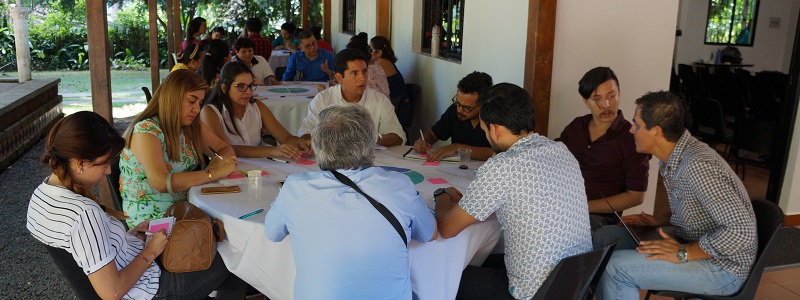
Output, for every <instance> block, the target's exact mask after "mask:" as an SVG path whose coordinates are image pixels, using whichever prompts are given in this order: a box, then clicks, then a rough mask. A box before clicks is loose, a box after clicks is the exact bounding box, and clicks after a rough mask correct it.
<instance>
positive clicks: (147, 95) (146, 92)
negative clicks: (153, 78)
mask: <svg viewBox="0 0 800 300" xmlns="http://www.w3.org/2000/svg"><path fill="white" fill-rule="evenodd" d="M142 92H144V100H145V101H147V103H150V99H153V95H152V94H150V89H148V88H147V87H146V86H143V87H142Z"/></svg>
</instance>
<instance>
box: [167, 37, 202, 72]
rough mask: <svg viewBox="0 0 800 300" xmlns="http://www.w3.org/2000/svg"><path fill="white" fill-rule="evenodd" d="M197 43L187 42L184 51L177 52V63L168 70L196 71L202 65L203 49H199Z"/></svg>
mask: <svg viewBox="0 0 800 300" xmlns="http://www.w3.org/2000/svg"><path fill="white" fill-rule="evenodd" d="M200 48H202V47H200V45H198V44H189V45H187V46H186V51H185V52H182V53H178V63H177V64H175V66H174V67H172V70H170V72H172V71H175V70H192V71H197V70H198V69H200V67H202V66H203V58H204V57H205V51H203V50H202V49H200Z"/></svg>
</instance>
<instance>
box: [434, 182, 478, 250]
mask: <svg viewBox="0 0 800 300" xmlns="http://www.w3.org/2000/svg"><path fill="white" fill-rule="evenodd" d="M447 191H448V193H449V194H448V193H444V194H441V195H439V197H436V213H435V216H436V223H437V225H438V226H439V234H440V235H441V236H442V237H443V238H446V239H449V238H451V237H454V236H456V235H458V234H459V233H461V231H463V230H464V228H467V226H469V225H472V224H473V223H475V222H478V220H477V219H475V218H474V217H472V216H471V215H470V214H468V213H467V212H466V211H465V210H464V209H462V208H461V207H460V206H458V205H457V204H458V201H460V200H461V196H462V195H461V192H459V191H458V190H457V189H456V188H454V187H449V188H447Z"/></svg>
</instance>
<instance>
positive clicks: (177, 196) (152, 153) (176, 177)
mask: <svg viewBox="0 0 800 300" xmlns="http://www.w3.org/2000/svg"><path fill="white" fill-rule="evenodd" d="M207 90H208V85H206V82H205V81H203V78H202V77H200V75H199V74H197V73H195V72H192V71H189V70H176V71H173V72H172V73H169V75H167V77H166V78H164V81H163V82H162V83H161V85H160V86H159V87H158V88H157V89H156V90H155V92H154V93H153V100H151V101H150V103H148V104H147V107H145V109H144V111H143V112H142V113H140V114H139V115H138V116H136V118H135V119H134V120H133V123H131V126H130V127H128V129H127V130H126V131H125V134H124V137H125V140H126V146H125V149H123V150H122V155H121V157H120V161H119V168H120V195H121V196H122V208H123V210H125V212H126V213H127V214H128V217H130V219H128V225H130V226H133V225H136V224H138V223H139V222H142V221H144V220H149V219H156V218H161V217H162V216H163V215H164V210H165V209H167V208H168V207H169V206H171V205H172V204H173V203H176V202H178V201H185V200H186V191H187V190H189V188H191V187H193V186H195V185H200V184H204V183H208V182H211V181H214V180H217V179H220V178H223V177H225V176H228V175H229V174H230V173H231V172H234V171H236V164H237V159H236V155H234V152H233V148H231V146H230V145H228V143H226V142H225V141H224V140H221V139H220V138H218V137H217V136H216V135H215V134H214V132H212V131H211V130H210V129H208V127H206V126H205V125H203V123H201V122H200V120H199V119H198V118H196V117H197V115H198V114H199V113H200V103H201V102H202V101H203V98H204V97H205V94H206V91H207ZM212 149H213V150H212ZM213 151H216V152H218V153H219V156H218V155H216V153H214V152H213ZM203 153H205V154H206V155H208V156H209V157H211V158H212V159H211V162H210V163H209V164H208V165H207V166H206V162H205V160H204V159H203V157H202V154H203ZM197 165H201V166H203V167H204V168H205V169H200V170H198V171H195V168H196V167H197Z"/></svg>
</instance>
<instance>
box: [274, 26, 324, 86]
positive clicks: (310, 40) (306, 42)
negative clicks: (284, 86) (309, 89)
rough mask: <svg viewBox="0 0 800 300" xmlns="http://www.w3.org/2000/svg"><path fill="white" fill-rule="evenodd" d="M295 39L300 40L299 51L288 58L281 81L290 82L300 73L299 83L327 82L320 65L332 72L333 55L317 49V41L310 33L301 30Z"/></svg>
mask: <svg viewBox="0 0 800 300" xmlns="http://www.w3.org/2000/svg"><path fill="white" fill-rule="evenodd" d="M297 37H298V38H299V39H300V46H299V48H300V51H297V52H295V53H294V54H292V56H290V57H289V64H288V65H287V66H286V72H284V73H283V81H292V80H294V78H295V75H297V73H300V76H299V79H298V80H300V81H318V82H327V81H328V80H329V79H330V76H329V74H328V73H326V72H325V71H323V68H322V65H323V64H324V65H327V69H330V70H333V59H334V56H333V53H331V52H330V51H328V50H325V49H320V48H319V47H317V40H316V39H315V38H314V34H313V33H311V31H308V30H303V31H302V32H300V34H298V36H297Z"/></svg>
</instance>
